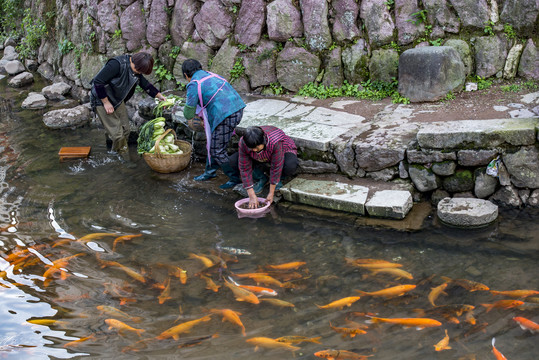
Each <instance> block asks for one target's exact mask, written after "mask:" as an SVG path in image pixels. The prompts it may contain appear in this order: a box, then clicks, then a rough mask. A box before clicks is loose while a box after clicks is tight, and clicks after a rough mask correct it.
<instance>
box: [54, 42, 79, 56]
mask: <svg viewBox="0 0 539 360" xmlns="http://www.w3.org/2000/svg"><path fill="white" fill-rule="evenodd" d="M74 48H75V45H73V43H72V42H71V41H69V40H68V39H64V40H62V41H60V42H59V43H58V51H60V54H62V55H65V54H68V53H69V52H70V51H71V50H73V49H74Z"/></svg>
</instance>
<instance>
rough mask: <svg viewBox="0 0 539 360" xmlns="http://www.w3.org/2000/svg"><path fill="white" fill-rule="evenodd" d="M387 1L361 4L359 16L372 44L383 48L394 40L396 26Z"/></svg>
mask: <svg viewBox="0 0 539 360" xmlns="http://www.w3.org/2000/svg"><path fill="white" fill-rule="evenodd" d="M386 2H387V1H386V0H369V1H362V2H361V10H360V12H359V16H360V17H361V19H362V20H363V23H364V24H365V27H366V28H367V34H368V36H369V41H370V42H371V44H374V45H376V46H377V47H378V46H382V45H385V44H389V43H390V42H391V41H392V40H393V30H394V29H395V24H394V23H393V18H392V17H391V14H390V13H389V10H388V8H387V5H386Z"/></svg>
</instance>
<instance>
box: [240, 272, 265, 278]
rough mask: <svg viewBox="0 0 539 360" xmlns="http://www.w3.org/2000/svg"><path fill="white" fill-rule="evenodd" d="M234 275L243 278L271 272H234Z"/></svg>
mask: <svg viewBox="0 0 539 360" xmlns="http://www.w3.org/2000/svg"><path fill="white" fill-rule="evenodd" d="M233 275H234V276H235V277H238V278H240V279H243V278H252V277H256V276H268V275H269V273H267V272H256V273H245V274H233Z"/></svg>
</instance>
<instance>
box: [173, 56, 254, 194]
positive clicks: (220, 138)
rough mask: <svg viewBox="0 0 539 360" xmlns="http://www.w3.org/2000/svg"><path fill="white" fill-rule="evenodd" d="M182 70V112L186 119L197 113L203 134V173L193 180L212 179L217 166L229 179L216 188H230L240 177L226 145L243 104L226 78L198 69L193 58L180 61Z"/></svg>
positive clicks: (241, 114) (239, 116) (236, 124)
mask: <svg viewBox="0 0 539 360" xmlns="http://www.w3.org/2000/svg"><path fill="white" fill-rule="evenodd" d="M182 73H183V76H184V78H185V79H186V80H187V81H189V83H188V84H187V96H186V101H185V106H184V109H183V115H184V117H185V119H187V120H191V119H193V118H194V117H195V115H198V116H199V117H200V118H201V119H202V121H203V123H204V132H205V133H206V150H207V154H208V155H207V158H206V168H205V171H204V173H203V174H201V175H199V176H195V178H194V179H195V180H196V181H206V180H209V179H212V178H214V177H216V176H217V169H219V168H221V170H222V171H223V172H224V173H225V175H227V176H228V178H229V180H228V181H227V182H226V183H225V184H223V185H221V186H220V188H221V189H230V188H232V187H234V186H235V185H236V184H239V183H241V179H240V178H239V177H238V176H237V174H236V171H235V170H234V169H233V168H232V167H231V166H230V162H229V158H228V153H227V147H228V142H229V141H230V138H231V137H232V135H233V134H234V129H235V128H236V126H238V124H239V123H240V121H241V118H242V116H243V108H245V103H244V102H243V100H242V99H241V97H240V95H239V94H238V93H237V92H236V90H234V88H233V87H232V85H230V83H228V81H226V80H225V79H223V78H222V77H221V76H219V75H217V74H213V73H210V72H208V71H204V70H202V65H201V64H200V62H198V61H197V60H195V59H188V60H185V61H184V62H183V64H182Z"/></svg>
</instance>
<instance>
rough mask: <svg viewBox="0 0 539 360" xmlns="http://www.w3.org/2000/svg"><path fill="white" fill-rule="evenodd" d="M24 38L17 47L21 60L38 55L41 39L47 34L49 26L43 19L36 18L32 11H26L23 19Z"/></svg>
mask: <svg viewBox="0 0 539 360" xmlns="http://www.w3.org/2000/svg"><path fill="white" fill-rule="evenodd" d="M22 29H23V38H22V40H21V42H20V43H19V45H17V52H18V53H19V57H20V58H21V59H26V58H30V57H34V56H35V55H36V52H37V49H38V48H39V45H41V39H43V38H44V37H45V36H46V35H47V34H48V32H47V26H46V25H45V22H44V21H43V20H41V19H37V18H34V17H33V16H32V12H31V11H30V9H26V10H25V11H24V17H23V19H22Z"/></svg>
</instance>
